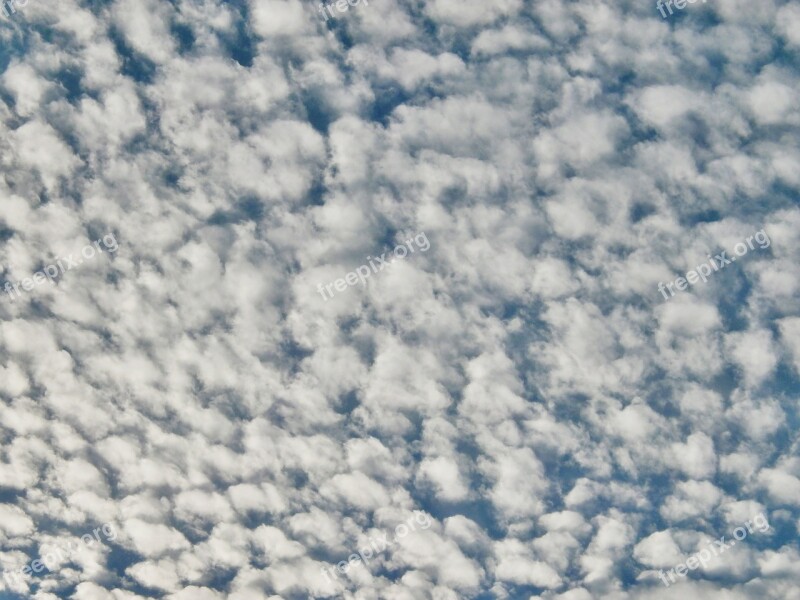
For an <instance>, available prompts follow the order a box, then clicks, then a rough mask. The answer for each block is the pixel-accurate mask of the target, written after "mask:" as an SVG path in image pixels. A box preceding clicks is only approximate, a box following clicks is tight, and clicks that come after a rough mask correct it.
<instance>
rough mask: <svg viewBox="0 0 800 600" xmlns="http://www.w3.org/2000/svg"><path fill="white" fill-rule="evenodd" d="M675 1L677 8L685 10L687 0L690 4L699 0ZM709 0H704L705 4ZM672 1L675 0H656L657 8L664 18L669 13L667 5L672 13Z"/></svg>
mask: <svg viewBox="0 0 800 600" xmlns="http://www.w3.org/2000/svg"><path fill="white" fill-rule="evenodd" d="M674 1H675V8H677V9H678V10H683V9H684V8H686V3H687V2H688V3H689V4H694V3H696V2H697V0H674ZM707 1H708V0H703V4H705V3H706V2H707ZM672 2H673V0H667V1H666V2H664V0H658V2H656V8H657V9H658V10H659V12H660V13H661V18H663V19H666V18H667V13H666V12H664V7H665V6H666V7H667V10H668V11H669V14H670V15H671V14H672Z"/></svg>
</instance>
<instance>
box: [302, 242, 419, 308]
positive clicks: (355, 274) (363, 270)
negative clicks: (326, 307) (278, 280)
mask: <svg viewBox="0 0 800 600" xmlns="http://www.w3.org/2000/svg"><path fill="white" fill-rule="evenodd" d="M412 240H413V241H414V242H416V244H417V246H419V249H420V251H422V252H425V251H426V250H427V249H428V248H430V247H431V243H430V242H429V241H428V236H426V235H425V232H422V233H420V234H418V235H416V236H414V237H413V238H409V239H407V240H406V241H405V242H404V243H403V244H405V245H403V244H401V245H399V246H397V247H396V248H395V249H394V256H395V258H405V257H406V256H408V253H409V252H411V253H412V254H413V253H414V246H412V245H411V241H412ZM423 244H424V245H423ZM406 246H408V250H406ZM386 254H387V253H386V252H384V253H383V254H381V255H380V256H379V257H377V258H375V259H373V258H372V257H371V256H368V257H367V262H368V263H369V264H370V266H371V267H372V270H370V268H369V267H368V266H367V265H361V266H360V267H358V268H357V269H356V270H355V271H351V272H350V273H348V274H347V275H345V276H344V279H337V280H336V281H334V282H332V283H329V284H328V285H326V286H325V289H323V287H322V284H321V283H320V284H319V285H318V286H317V290H318V291H319V293H320V294H322V297H323V298H324V299H325V301H326V302H327V300H328V296H326V295H325V291H326V290H327V292H328V294H330V297H331V298H333V290H332V289H331V288H336V291H337V292H343V291H345V290H346V289H347V286H348V285H355V284H357V283H358V282H359V281H360V282H361V285H366V283H367V277H370V276H371V275H372V273H373V272H374V273H377V272H378V271H383V270H384V269H385V268H386V267H388V266H389V265H391V264H392V261H393V260H394V259H393V258H390V259H389V260H388V261H387V260H386ZM375 261H377V263H378V264H377V266H376V265H375ZM378 267H380V268H378Z"/></svg>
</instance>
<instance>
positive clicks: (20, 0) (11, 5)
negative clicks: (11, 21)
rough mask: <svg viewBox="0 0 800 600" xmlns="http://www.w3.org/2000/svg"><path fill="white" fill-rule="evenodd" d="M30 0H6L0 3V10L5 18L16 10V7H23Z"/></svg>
mask: <svg viewBox="0 0 800 600" xmlns="http://www.w3.org/2000/svg"><path fill="white" fill-rule="evenodd" d="M29 1H30V0H7V1H4V2H3V3H2V4H0V12H2V14H3V16H4V17H6V18H7V19H8V18H10V17H11V15H13V14H15V13H16V12H17V9H16V7H17V6H19V7H20V8H25V7H26V6H28V2H29Z"/></svg>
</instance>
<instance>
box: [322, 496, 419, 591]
mask: <svg viewBox="0 0 800 600" xmlns="http://www.w3.org/2000/svg"><path fill="white" fill-rule="evenodd" d="M416 525H419V526H420V529H428V528H429V527H430V526H431V518H430V517H429V516H428V515H427V514H425V513H424V512H422V511H419V510H416V511H414V514H413V515H412V516H411V517H409V518H408V519H406V521H405V523H400V524H399V525H398V526H397V527H395V528H394V537H393V538H392V539H391V540H390V539H387V534H385V533H384V534H383V535H381V537H380V538H378V539H377V540H376V539H375V538H369V545H368V546H367V547H366V548H361V550H359V551H358V553H354V554H351V555H350V556H348V557H347V560H343V561H341V562H339V563H337V564H336V567H331V568H330V569H326V568H325V567H322V569H321V571H322V573H323V574H324V575H325V578H326V579H327V580H328V581H333V580H332V579H331V578H330V576H329V575H328V571H330V572H331V573H333V576H334V578H338V577H339V575H337V573H339V574H340V575H344V574H345V573H347V571H348V569H350V567H351V566H352V565H355V564H358V563H359V562H362V561H363V563H364V565H365V566H366V565H368V564H369V559H371V558H372V557H373V556H376V555H378V554H380V553H381V552H383V551H384V550H386V549H387V548H388V547H389V546H391V545H392V544H395V543H396V542H397V540H399V539H402V538H404V537H406V536H407V535H408V534H409V533H410V532H412V531H416V530H417V528H416ZM373 550H374V551H375V552H374V554H373Z"/></svg>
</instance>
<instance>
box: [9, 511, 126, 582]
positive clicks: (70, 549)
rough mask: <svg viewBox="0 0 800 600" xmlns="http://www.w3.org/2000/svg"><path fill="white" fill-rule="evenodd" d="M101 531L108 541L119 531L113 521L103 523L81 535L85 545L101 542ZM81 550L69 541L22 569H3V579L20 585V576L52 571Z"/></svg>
mask: <svg viewBox="0 0 800 600" xmlns="http://www.w3.org/2000/svg"><path fill="white" fill-rule="evenodd" d="M101 531H102V532H103V535H104V536H105V537H106V540H107V541H110V542H113V541H114V540H116V539H117V532H116V530H115V529H114V526H113V525H111V523H103V525H102V526H101V527H97V528H96V529H94V530H93V531H92V533H85V534H83V535H82V536H81V542H82V543H83V545H84V546H92V545H94V543H95V541H97V542H100V532H101ZM92 534H94V535H92ZM81 550H83V547H82V546H79V545H77V544H73V543H72V542H68V543H67V548H56V549H55V550H53V551H52V552H47V553H46V554H44V555H43V556H42V557H41V558H37V559H36V560H32V561H30V562H29V563H28V564H26V565H25V566H24V567H22V568H20V569H16V570H14V571H6V570H3V580H5V582H6V584H9V585H12V586H13V584H16V585H17V587H18V586H19V584H20V577H26V576H29V575H31V573H36V574H38V573H41V572H42V571H44V570H45V569H47V570H48V571H52V570H53V568H54V567H56V566H57V565H60V564H61V563H63V562H64V561H65V560H66V559H69V558H70V557H72V556H74V555H75V554H77V553H78V552H80V551H81Z"/></svg>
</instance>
